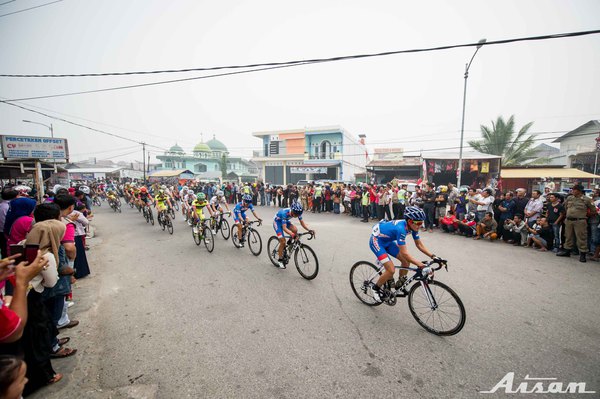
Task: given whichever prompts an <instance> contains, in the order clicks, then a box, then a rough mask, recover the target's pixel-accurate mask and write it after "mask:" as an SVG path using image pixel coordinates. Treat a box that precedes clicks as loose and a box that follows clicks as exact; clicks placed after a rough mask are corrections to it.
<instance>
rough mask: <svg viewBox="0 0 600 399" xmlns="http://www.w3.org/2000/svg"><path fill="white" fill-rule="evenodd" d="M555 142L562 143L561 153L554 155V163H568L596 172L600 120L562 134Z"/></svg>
mask: <svg viewBox="0 0 600 399" xmlns="http://www.w3.org/2000/svg"><path fill="white" fill-rule="evenodd" d="M553 142H554V143H560V154H559V155H558V156H556V157H554V159H553V162H551V164H552V165H566V167H567V168H577V169H580V170H583V171H586V172H590V173H594V174H596V170H595V168H596V169H597V168H598V163H599V162H598V151H599V150H600V145H599V142H600V121H599V120H591V121H589V122H587V123H584V124H583V125H581V126H579V127H578V128H576V129H574V130H571V131H570V132H568V133H566V134H564V135H562V136H560V137H559V138H557V139H556V140H554V141H553Z"/></svg>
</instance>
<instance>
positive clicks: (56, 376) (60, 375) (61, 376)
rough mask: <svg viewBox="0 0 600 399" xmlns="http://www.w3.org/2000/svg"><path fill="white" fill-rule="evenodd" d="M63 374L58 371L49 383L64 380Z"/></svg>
mask: <svg viewBox="0 0 600 399" xmlns="http://www.w3.org/2000/svg"><path fill="white" fill-rule="evenodd" d="M62 378H63V375H62V374H60V373H56V374H54V377H52V379H51V380H50V381H48V385H50V384H56V383H57V382H58V381H60V380H62Z"/></svg>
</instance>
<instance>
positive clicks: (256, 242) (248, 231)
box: [231, 220, 262, 256]
mask: <svg viewBox="0 0 600 399" xmlns="http://www.w3.org/2000/svg"><path fill="white" fill-rule="evenodd" d="M255 223H258V226H260V225H261V224H262V221H260V220H253V221H251V222H246V223H244V224H243V225H242V240H245V242H247V243H248V248H250V252H252V255H254V256H258V255H260V253H261V251H262V238H260V234H259V233H258V231H257V230H256V229H254V228H253V227H252V225H253V224H255ZM231 241H232V242H233V245H234V246H235V247H236V248H242V247H243V246H244V244H243V241H242V242H240V240H239V238H238V229H237V225H236V224H234V225H233V226H231Z"/></svg>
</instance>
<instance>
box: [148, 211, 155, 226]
mask: <svg viewBox="0 0 600 399" xmlns="http://www.w3.org/2000/svg"><path fill="white" fill-rule="evenodd" d="M148 218H149V219H150V224H151V225H152V226H154V215H152V209H148Z"/></svg>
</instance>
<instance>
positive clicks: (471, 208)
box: [467, 188, 481, 217]
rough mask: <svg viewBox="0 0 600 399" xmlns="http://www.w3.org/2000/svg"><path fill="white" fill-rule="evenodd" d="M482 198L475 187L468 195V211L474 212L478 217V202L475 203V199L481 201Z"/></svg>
mask: <svg viewBox="0 0 600 399" xmlns="http://www.w3.org/2000/svg"><path fill="white" fill-rule="evenodd" d="M480 198H481V195H479V194H477V192H476V191H475V189H474V188H470V189H469V193H468V195H467V212H468V213H471V212H473V213H474V214H475V216H476V217H477V204H476V203H475V201H479V199H480ZM471 200H475V201H471Z"/></svg>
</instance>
